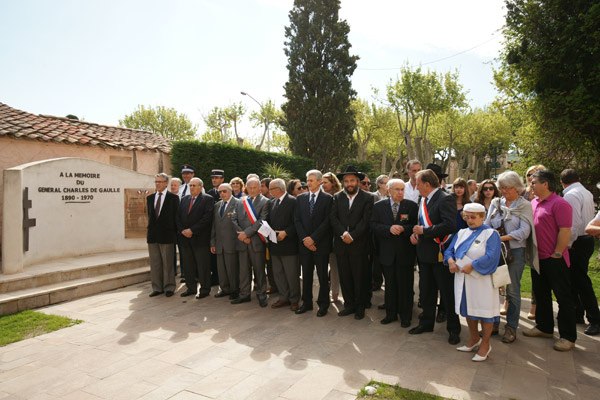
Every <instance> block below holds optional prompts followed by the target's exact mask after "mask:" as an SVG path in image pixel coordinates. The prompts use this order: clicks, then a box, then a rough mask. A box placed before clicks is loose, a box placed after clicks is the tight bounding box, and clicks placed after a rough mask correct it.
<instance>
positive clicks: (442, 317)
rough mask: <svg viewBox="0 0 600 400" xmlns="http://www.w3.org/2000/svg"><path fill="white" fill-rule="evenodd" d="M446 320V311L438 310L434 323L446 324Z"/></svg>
mask: <svg viewBox="0 0 600 400" xmlns="http://www.w3.org/2000/svg"><path fill="white" fill-rule="evenodd" d="M447 318H448V317H447V316H446V311H443V310H439V311H438V314H437V317H435V322H437V323H439V324H441V323H442V322H446V319H447Z"/></svg>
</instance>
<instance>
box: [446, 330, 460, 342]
mask: <svg viewBox="0 0 600 400" xmlns="http://www.w3.org/2000/svg"><path fill="white" fill-rule="evenodd" d="M448 343H450V344H458V343H460V335H459V334H458V333H456V332H450V334H449V335H448Z"/></svg>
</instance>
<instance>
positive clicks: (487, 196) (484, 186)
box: [473, 179, 500, 212]
mask: <svg viewBox="0 0 600 400" xmlns="http://www.w3.org/2000/svg"><path fill="white" fill-rule="evenodd" d="M496 197H500V191H499V190H498V187H497V186H496V184H495V183H494V181H492V180H491V179H486V180H484V181H483V182H481V185H479V189H478V190H477V196H475V200H474V201H473V202H474V203H479V204H481V205H482V206H484V207H485V212H487V211H488V210H489V209H490V205H491V204H492V200H493V199H495V198H496Z"/></svg>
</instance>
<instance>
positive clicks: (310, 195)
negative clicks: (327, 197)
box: [308, 189, 321, 203]
mask: <svg viewBox="0 0 600 400" xmlns="http://www.w3.org/2000/svg"><path fill="white" fill-rule="evenodd" d="M319 193H321V189H317V191H316V192H314V193H313V192H311V191H310V190H309V191H308V201H309V202H310V198H311V197H312V195H313V194H314V195H315V200H314V201H315V203H316V202H317V199H318V198H319Z"/></svg>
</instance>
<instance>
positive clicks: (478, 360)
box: [471, 346, 492, 362]
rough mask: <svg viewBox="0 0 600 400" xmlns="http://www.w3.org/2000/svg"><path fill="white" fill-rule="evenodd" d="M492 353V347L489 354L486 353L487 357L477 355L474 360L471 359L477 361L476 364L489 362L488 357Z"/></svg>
mask: <svg viewBox="0 0 600 400" xmlns="http://www.w3.org/2000/svg"><path fill="white" fill-rule="evenodd" d="M491 352H492V346H490V348H489V349H488V352H487V353H486V355H485V356H480V355H479V354H475V355H474V356H473V358H471V360H472V361H475V362H481V361H485V360H487V358H488V356H489V355H490V353H491Z"/></svg>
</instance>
